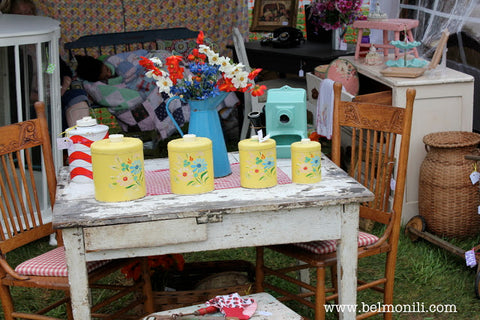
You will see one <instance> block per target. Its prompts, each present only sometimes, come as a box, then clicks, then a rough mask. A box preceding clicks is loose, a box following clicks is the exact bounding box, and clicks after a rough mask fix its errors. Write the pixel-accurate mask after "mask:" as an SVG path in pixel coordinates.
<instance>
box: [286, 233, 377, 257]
mask: <svg viewBox="0 0 480 320" xmlns="http://www.w3.org/2000/svg"><path fill="white" fill-rule="evenodd" d="M377 241H378V237H377V236H374V235H373V234H370V233H366V232H362V231H359V232H358V246H359V247H363V246H368V245H371V244H374V243H375V242H377ZM295 245H296V246H298V247H300V248H303V249H306V250H308V251H311V252H313V253H316V254H326V253H331V252H335V251H337V240H324V241H311V242H302V243H295Z"/></svg>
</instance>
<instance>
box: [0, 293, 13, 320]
mask: <svg viewBox="0 0 480 320" xmlns="http://www.w3.org/2000/svg"><path fill="white" fill-rule="evenodd" d="M0 296H1V299H2V307H3V313H4V317H5V320H14V319H13V317H12V316H11V314H12V312H13V300H12V296H11V295H10V288H9V287H8V286H4V285H0Z"/></svg>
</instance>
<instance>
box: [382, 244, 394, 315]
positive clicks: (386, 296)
mask: <svg viewBox="0 0 480 320" xmlns="http://www.w3.org/2000/svg"><path fill="white" fill-rule="evenodd" d="M392 251H396V250H392ZM392 251H390V252H389V253H387V258H386V262H385V270H388V271H385V272H386V274H385V277H386V278H387V281H386V282H385V287H384V292H383V303H384V304H385V305H391V304H393V285H394V281H395V263H396V262H397V255H396V252H392ZM383 318H384V319H385V320H391V319H392V313H391V312H386V313H384V314H383Z"/></svg>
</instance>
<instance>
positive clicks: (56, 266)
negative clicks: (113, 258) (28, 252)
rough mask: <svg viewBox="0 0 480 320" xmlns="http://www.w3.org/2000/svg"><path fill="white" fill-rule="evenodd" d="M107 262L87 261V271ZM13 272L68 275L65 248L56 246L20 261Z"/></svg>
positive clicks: (38, 274)
mask: <svg viewBox="0 0 480 320" xmlns="http://www.w3.org/2000/svg"><path fill="white" fill-rule="evenodd" d="M107 263H108V260H103V261H91V262H87V271H88V272H90V271H92V270H95V269H97V268H99V267H101V266H103V265H105V264H107ZM15 272H17V273H18V274H21V275H25V276H43V277H66V276H68V271H67V263H66V261H65V249H64V248H63V247H57V248H55V249H53V250H50V251H48V252H45V253H44V254H41V255H39V256H37V257H35V258H32V259H30V260H27V261H25V262H22V263H21V264H19V265H18V266H17V267H16V268H15Z"/></svg>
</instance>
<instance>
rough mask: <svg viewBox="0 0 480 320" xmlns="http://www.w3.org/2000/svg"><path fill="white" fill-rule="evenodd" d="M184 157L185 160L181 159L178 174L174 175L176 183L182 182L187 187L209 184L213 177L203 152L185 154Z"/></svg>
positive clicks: (177, 169)
mask: <svg viewBox="0 0 480 320" xmlns="http://www.w3.org/2000/svg"><path fill="white" fill-rule="evenodd" d="M184 156H185V158H184V159H179V160H180V163H181V165H180V166H178V168H176V173H174V176H173V177H174V179H175V181H179V182H182V183H184V184H185V185H187V186H198V185H205V184H207V183H208V182H209V181H210V180H211V179H212V177H211V176H210V174H209V170H208V163H207V160H206V159H205V157H204V155H203V152H200V153H197V154H190V153H185V154H184Z"/></svg>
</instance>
